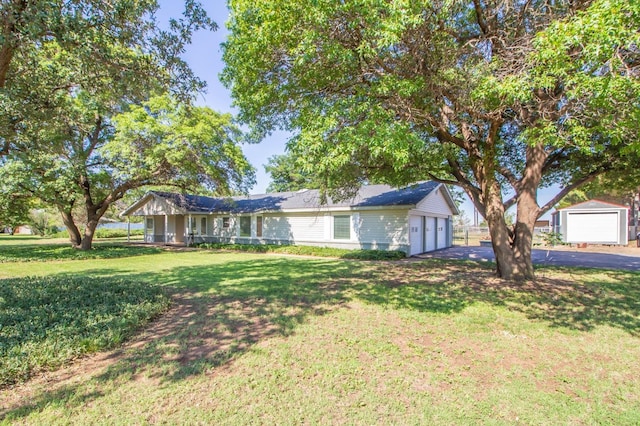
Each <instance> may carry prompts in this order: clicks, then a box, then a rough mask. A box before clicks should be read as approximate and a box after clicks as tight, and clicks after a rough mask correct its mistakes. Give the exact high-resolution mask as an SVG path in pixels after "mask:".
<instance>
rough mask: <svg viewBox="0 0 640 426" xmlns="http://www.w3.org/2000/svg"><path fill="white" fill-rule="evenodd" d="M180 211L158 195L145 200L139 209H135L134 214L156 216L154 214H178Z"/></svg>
mask: <svg viewBox="0 0 640 426" xmlns="http://www.w3.org/2000/svg"><path fill="white" fill-rule="evenodd" d="M180 213H182V211H181V210H180V209H178V208H177V207H176V206H174V205H173V204H171V203H170V202H168V201H167V200H164V199H162V198H158V197H151V199H150V200H149V201H147V202H146V203H145V204H144V205H143V206H141V207H140V209H138V210H136V212H135V213H134V215H135V216H141V215H144V216H156V215H162V216H164V215H165V214H167V215H174V214H180Z"/></svg>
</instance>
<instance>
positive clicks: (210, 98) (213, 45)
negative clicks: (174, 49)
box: [158, 0, 287, 194]
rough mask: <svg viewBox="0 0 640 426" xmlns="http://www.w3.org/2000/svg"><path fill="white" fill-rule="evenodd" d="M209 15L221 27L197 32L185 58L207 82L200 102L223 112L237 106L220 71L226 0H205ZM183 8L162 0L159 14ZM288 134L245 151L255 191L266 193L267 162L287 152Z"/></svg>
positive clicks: (179, 3)
mask: <svg viewBox="0 0 640 426" xmlns="http://www.w3.org/2000/svg"><path fill="white" fill-rule="evenodd" d="M201 3H202V5H203V6H204V8H205V9H206V11H207V13H208V15H209V16H210V17H211V18H212V19H213V20H214V21H215V22H216V23H217V24H218V27H219V28H218V30H217V31H215V32H212V31H200V32H198V33H196V34H195V36H194V37H193V40H192V44H191V45H190V46H189V47H188V48H187V51H186V52H185V54H184V55H183V59H184V60H185V61H186V62H187V63H188V64H189V66H190V67H191V69H193V71H194V72H195V73H196V75H197V76H198V77H200V78H201V79H203V80H205V81H206V82H207V85H208V88H207V93H203V94H201V95H200V96H198V100H197V103H198V104H200V105H206V106H208V107H210V108H212V109H214V110H216V111H219V112H231V113H232V114H235V113H236V112H237V110H235V109H234V108H233V107H232V103H233V102H232V100H231V96H230V93H229V91H228V90H227V89H226V88H225V87H224V86H223V85H222V83H220V80H219V79H218V75H219V74H220V73H221V72H222V69H223V68H224V63H223V62H222V49H221V47H220V43H222V42H223V41H224V40H225V39H226V37H227V34H228V31H227V29H226V28H225V25H224V24H225V22H226V20H227V16H228V10H227V6H226V1H225V0H201ZM182 10H183V2H182V1H175V0H160V11H159V13H158V18H159V20H160V21H161V22H166V21H168V19H169V17H176V18H177V17H180V16H181V14H182ZM286 140H287V134H285V133H282V132H278V133H275V134H274V135H272V136H270V137H268V138H266V139H264V140H263V141H262V142H261V143H259V144H255V145H245V146H244V147H243V151H244V154H245V156H246V157H247V159H248V160H249V161H250V162H251V164H253V167H255V168H256V185H255V186H254V187H253V188H252V190H251V193H253V194H262V193H265V192H266V189H267V185H269V180H270V179H269V175H268V174H266V173H265V172H264V167H263V164H266V162H267V159H268V158H269V157H270V156H272V155H275V154H284V152H285V145H286Z"/></svg>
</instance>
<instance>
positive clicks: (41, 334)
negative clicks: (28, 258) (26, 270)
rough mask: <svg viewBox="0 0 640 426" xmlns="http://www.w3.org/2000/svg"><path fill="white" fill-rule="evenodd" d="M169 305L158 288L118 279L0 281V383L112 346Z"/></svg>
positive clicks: (40, 278) (14, 381) (42, 278)
mask: <svg viewBox="0 0 640 426" xmlns="http://www.w3.org/2000/svg"><path fill="white" fill-rule="evenodd" d="M168 306H169V298H168V297H167V296H166V295H165V294H163V292H162V291H161V289H160V288H158V287H155V286H152V285H150V284H146V283H141V282H136V281H132V280H126V279H121V278H104V277H91V276H84V277H38V278H16V279H5V280H0V387H4V386H6V385H9V384H12V383H16V382H18V381H23V380H26V379H28V378H29V377H30V376H32V375H33V374H34V373H36V372H37V371H40V370H50V369H53V368H56V367H58V366H60V365H62V364H64V363H66V362H69V361H70V360H72V359H74V358H76V357H78V356H80V355H83V354H87V353H90V352H95V351H98V350H102V349H106V348H111V347H114V346H116V345H118V344H120V343H122V341H123V340H124V339H126V338H127V337H129V336H130V335H131V334H132V333H133V332H134V331H135V330H137V329H138V328H139V327H140V326H142V325H143V324H145V323H146V322H147V321H149V320H150V319H152V318H153V317H155V316H156V315H158V314H159V313H160V312H163V311H164V310H166V309H167V308H168Z"/></svg>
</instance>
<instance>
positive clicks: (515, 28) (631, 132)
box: [223, 0, 640, 279]
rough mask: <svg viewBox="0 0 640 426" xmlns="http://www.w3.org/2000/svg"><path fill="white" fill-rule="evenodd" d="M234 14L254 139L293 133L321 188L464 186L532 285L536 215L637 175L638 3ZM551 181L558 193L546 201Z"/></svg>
mask: <svg viewBox="0 0 640 426" xmlns="http://www.w3.org/2000/svg"><path fill="white" fill-rule="evenodd" d="M230 6H231V18H230V21H229V28H230V31H231V34H230V37H229V39H228V41H227V43H226V44H225V53H224V58H225V61H226V64H227V66H226V69H225V71H224V73H223V79H224V81H225V82H226V84H227V85H228V86H229V87H230V88H231V90H232V94H233V97H234V99H235V102H236V104H237V105H238V106H239V107H240V110H241V118H242V119H243V120H244V121H245V122H246V123H248V124H250V126H251V127H252V129H253V130H254V131H255V132H256V133H257V134H258V135H264V134H266V133H268V132H270V131H272V130H273V129H274V128H284V129H287V130H290V131H293V132H295V134H296V136H295V137H294V138H293V139H292V140H291V142H290V149H291V150H292V152H293V153H295V154H296V155H297V156H298V157H299V158H300V159H302V160H301V161H302V162H303V163H304V164H306V169H307V171H313V172H314V173H317V174H319V176H320V177H321V178H322V180H323V181H324V182H325V183H326V185H325V189H331V188H334V189H335V188H343V189H344V188H347V189H349V188H353V187H354V186H357V185H358V184H360V183H361V182H364V181H366V180H369V179H373V180H376V181H385V182H388V183H390V184H395V185H402V184H407V183H411V182H414V181H417V180H423V179H434V180H437V181H440V182H445V183H450V184H455V185H458V186H460V187H462V188H463V189H464V190H465V192H466V193H467V194H468V195H469V197H470V198H471V200H472V201H473V203H474V204H475V206H476V207H477V208H478V210H479V211H480V213H481V214H482V215H483V216H484V217H485V218H486V220H487V223H488V225H489V228H490V234H491V239H492V243H493V249H494V252H495V255H496V261H497V273H498V275H499V276H501V277H504V278H506V279H522V278H533V277H534V270H533V266H532V263H531V245H532V232H533V226H534V223H535V220H536V219H537V218H538V217H540V216H541V215H542V214H544V213H545V212H546V211H548V210H549V209H550V208H551V207H553V205H554V204H556V203H557V202H558V201H559V200H560V199H561V198H562V197H563V196H564V195H565V194H567V193H568V192H569V191H571V190H572V189H573V188H576V187H579V186H580V185H582V184H584V183H587V182H590V181H591V180H593V179H594V178H595V177H596V176H598V175H600V174H603V173H607V172H610V171H612V170H614V171H615V170H623V169H624V168H625V167H629V166H630V165H633V164H635V166H636V167H637V160H638V158H637V156H638V149H639V148H638V144H637V143H636V144H635V145H633V144H631V143H630V142H634V143H635V142H636V141H637V136H638V132H637V128H638V124H637V123H638V122H639V121H638V118H639V112H638V111H639V106H638V100H639V99H640V88H639V84H638V73H639V65H640V57H639V48H638V46H639V45H640V43H639V38H640V36H639V32H638V29H639V27H640V6H639V2H638V1H637V0H633V1H629V2H627V1H622V0H609V1H596V2H591V1H588V0H554V1H548V0H468V1H463V0H453V1H444V0H419V1H416V0H395V1H380V0H351V1H344V2H336V1H329V0H326V1H324V0H319V1H318V0H302V1H301V0H233V1H231V2H230ZM553 183H557V184H560V185H561V187H562V189H561V190H560V191H559V193H558V194H557V195H556V196H555V197H554V198H553V199H552V200H551V201H549V202H548V203H546V204H544V205H541V204H540V203H539V202H538V198H537V191H538V189H539V188H540V187H543V186H548V185H551V184H553ZM347 192H348V191H347ZM511 207H514V208H515V210H516V221H515V223H514V224H513V225H509V224H508V223H507V222H506V221H505V212H506V210H507V209H509V208H511Z"/></svg>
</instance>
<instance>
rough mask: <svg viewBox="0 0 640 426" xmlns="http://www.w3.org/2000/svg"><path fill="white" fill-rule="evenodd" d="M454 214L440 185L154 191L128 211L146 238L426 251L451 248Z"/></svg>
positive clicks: (166, 242) (409, 252)
mask: <svg viewBox="0 0 640 426" xmlns="http://www.w3.org/2000/svg"><path fill="white" fill-rule="evenodd" d="M456 214H458V209H457V208H456V205H455V203H454V202H453V199H452V197H451V194H450V193H449V191H448V190H447V187H446V186H445V185H442V184H439V183H436V182H420V183H417V184H415V185H411V186H408V187H406V188H392V187H390V186H387V185H366V186H363V187H362V188H361V189H360V191H358V193H357V194H356V196H355V197H354V198H352V199H350V200H344V201H333V200H327V202H326V203H322V202H321V197H320V194H319V192H318V191H317V190H302V191H297V192H278V193H271V194H261V195H250V196H244V197H230V198H216V197H202V196H195V195H188V194H176V193H168V192H158V191H152V192H149V193H147V194H146V195H145V196H144V197H142V198H141V199H140V200H138V201H137V202H136V203H134V204H133V205H132V206H131V207H129V208H128V209H127V210H125V211H124V212H123V213H122V215H123V216H143V217H144V223H145V241H146V242H149V243H165V244H185V243H187V242H191V241H193V242H195V243H198V242H222V243H241V244H297V245H311V246H321V247H337V248H347V249H380V250H402V251H404V252H406V253H407V254H408V255H414V254H419V253H424V252H426V251H433V250H437V249H441V248H445V247H450V246H451V245H452V243H453V220H452V216H453V215H456Z"/></svg>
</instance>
